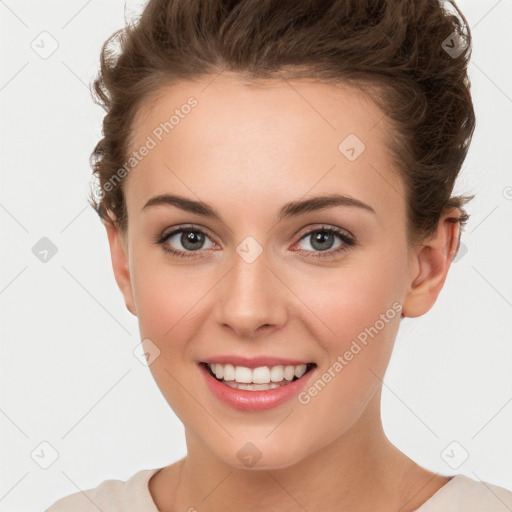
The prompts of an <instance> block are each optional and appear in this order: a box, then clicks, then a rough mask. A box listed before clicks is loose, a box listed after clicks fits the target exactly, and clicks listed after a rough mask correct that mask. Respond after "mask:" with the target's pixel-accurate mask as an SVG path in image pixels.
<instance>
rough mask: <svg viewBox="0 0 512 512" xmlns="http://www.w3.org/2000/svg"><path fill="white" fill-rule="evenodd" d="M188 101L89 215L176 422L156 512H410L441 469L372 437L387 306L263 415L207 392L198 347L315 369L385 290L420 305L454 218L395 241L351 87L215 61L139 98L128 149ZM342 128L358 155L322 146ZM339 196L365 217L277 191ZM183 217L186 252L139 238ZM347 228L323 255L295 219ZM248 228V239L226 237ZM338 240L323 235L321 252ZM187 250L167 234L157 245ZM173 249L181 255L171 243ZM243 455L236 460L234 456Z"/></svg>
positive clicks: (432, 287)
mask: <svg viewBox="0 0 512 512" xmlns="http://www.w3.org/2000/svg"><path fill="white" fill-rule="evenodd" d="M190 96H194V97H195V98H196V99H197V100H198V105H197V107H195V108H194V109H193V110H192V111H191V112H190V114H188V115H187V116H184V119H181V120H180V123H179V124H178V125H177V126H175V128H174V129H173V130H172V132H170V133H169V134H168V135H166V136H164V138H163V140H162V141H161V142H159V143H158V144H157V146H156V147H155V148H154V149H152V150H151V151H150V152H149V154H148V155H147V156H146V157H144V159H143V160H142V161H141V162H140V163H139V164H138V165H137V166H136V167H135V168H134V169H133V170H132V171H131V173H130V174H129V175H128V176H127V177H126V179H125V181H124V183H123V187H124V191H125V197H126V205H127V212H128V228H127V231H126V232H125V233H122V232H120V231H119V230H118V229H117V228H116V227H114V226H111V225H109V224H107V225H106V228H107V235H108V240H109V244H110V249H111V256H112V264H113V269H114V274H115V278H116V281H117V283H118V285H119V288H120V290H121V291H122V293H123V296H124V300H125V303H126V306H127V308H128V309H129V311H131V312H132V313H133V314H134V315H136V316H137V317H138V321H139V327H140V335H141V339H147V338H149V339H150V340H151V341H152V342H153V343H154V344H155V345H156V346H157V347H158V349H159V350H160V354H159V356H158V357H157V358H156V359H155V360H154V361H153V362H152V363H151V364H150V370H151V372H152V374H153V376H154V378H155V381H156V383H157V385H158V386H159V388H160V390H161V392H162V394H163V395H164V397H165V399H166V400H167V402H168V403H169V405H170V406H171V407H172V409H173V410H174V412H175V413H176V415H177V416H178V417H179V418H180V420H181V421H182V422H183V424H184V426H185V435H186V442H187V456H186V457H185V458H184V459H181V460H180V461H178V462H176V463H174V464H171V465H169V466H167V467H166V468H164V469H162V470H161V471H160V472H158V473H157V474H156V475H154V476H153V477H152V479H151V480H150V482H149V490H150V492H151V495H152V497H153V500H154V501H155V504H156V505H157V507H158V509H159V510H160V511H162V512H167V511H178V510H179V511H187V510H189V509H190V507H195V508H196V509H197V510H201V511H208V512H218V511H219V512H220V511H223V512H225V511H226V510H228V511H235V510H236V511H239V510H244V512H252V511H260V510H262V509H265V510H272V511H274V510H275V511H280V512H283V511H287V512H288V511H289V512H295V511H297V512H298V511H301V512H302V511H303V510H304V509H306V510H308V511H310V512H313V511H325V510H350V511H352V512H357V511H367V510H379V511H394V512H396V511H400V512H405V511H412V510H415V509H416V508H418V507H419V506H420V505H421V504H422V503H424V502H425V501H426V500H427V499H428V498H430V497H431V496H432V495H433V494H434V493H435V492H437V491H438V490H439V489H440V488H441V487H442V486H443V485H445V484H446V483H447V482H448V481H449V479H450V478H449V477H446V476H442V475H438V474H435V473H432V472H430V471H428V470H426V469H424V468H422V467H420V466H419V465H418V464H416V463H415V462H414V461H412V460H411V459H409V458H408V457H407V456H405V455H404V454H403V453H401V452H400V451H399V450H398V449H397V448H395V447H394V446H393V445H392V443H391V442H390V441H389V440H388V439H387V438H386V436H385V434H384V431H383V428H382V422H381V414H380V398H381V391H382V379H383V378H384V374H385V371H386V368H387V365H388V362H389V359H390V356H391V353H392V349H393V345H394V341H395V338H396V335H397V332H398V329H399V326H400V320H401V318H400V314H397V315H395V316H394V318H393V319H392V320H389V321H388V322H387V323H386V324H385V326H384V328H382V329H381V330H379V332H378V334H377V335H375V336H374V337H373V338H372V339H371V341H370V342H369V343H368V344H367V346H366V347H365V348H364V349H363V350H361V351H360V352H359V353H358V354H357V356H355V357H354V358H353V359H352V360H351V361H350V362H349V364H347V365H346V366H345V367H344V368H343V370H342V371H341V372H339V373H338V374H337V375H336V377H335V378H333V379H332V380H331V381H330V382H329V383H328V384H327V385H326V386H325V388H324V389H323V390H322V391H321V392H320V393H318V394H317V396H315V397H313V398H312V399H311V401H310V402H309V403H308V404H305V405H304V404H301V403H299V402H298V401H297V400H296V399H291V400H289V401H287V402H285V403H284V404H282V405H280V406H278V407H276V408H273V409H270V410H267V411H263V412H254V411H251V412H244V411H238V410H235V409H232V408H230V407H229V406H228V405H225V404H224V403H222V402H220V401H219V400H218V399H217V398H216V397H215V396H213V395H212V394H211V393H210V392H209V391H208V389H207V388H206V385H205V383H204V381H203V379H202V378H201V375H200V374H199V370H198V367H197V362H198V361H204V360H207V359H208V356H213V355H218V354H236V355H246V356H249V357H251V356H258V355H273V356H282V357H293V358H297V359H300V360H303V361H314V362H316V363H317V365H318V374H319V375H321V374H322V373H323V372H325V371H327V369H328V368H329V367H331V366H332V364H333V363H334V362H335V361H336V359H337V357H338V355H340V354H344V353H345V351H346V350H348V349H349V347H350V345H351V343H352V340H354V339H355V338H356V337H357V335H358V334H359V333H361V332H362V331H364V329H365V328H367V327H370V326H372V325H374V324H375V322H376V320H378V319H379V315H381V314H384V313H386V311H388V310H389V309H390V308H391V307H392V304H393V303H394V302H395V301H398V302H399V303H400V304H401V305H402V313H403V315H404V316H406V317H418V316H421V315H423V314H425V313H426V312H427V311H429V309H430V308H431V307H432V306H433V305H434V303H435V301H436V299H437V296H438V294H439V293H440V291H441V289H442V287H443V284H444V282H445V279H446V276H447V273H448V270H449V267H450V263H451V261H452V259H453V257H454V256H455V254H456V252H457V249H458V237H459V229H460V228H459V225H458V224H457V223H450V222H448V221H447V218H448V217H458V212H457V211H453V210H450V211H447V212H446V213H445V214H444V215H443V216H442V218H441V219H440V221H439V225H438V229H437V231H436V233H435V234H434V235H433V236H432V237H430V238H429V239H427V240H425V241H423V243H422V244H421V245H417V246H414V247H408V244H407V238H406V226H405V218H406V217H405V211H406V210H405V207H406V203H405V190H404V186H403V183H402V182H401V180H400V178H399V177H398V175H397V174H396V172H395V170H394V169H393V166H392V163H391V157H390V154H389V151H388V145H387V141H386V134H387V133H388V130H389V125H388V124H387V120H386V119H385V118H384V117H383V114H382V112H381V111H380V110H379V109H378V108H377V107H376V106H375V105H374V104H373V103H372V102H371V100H369V99H367V98H366V97H365V96H364V95H363V94H362V93H361V92H358V91H355V90H353V89H350V88H348V87H346V86H344V87H334V86H332V85H327V84H321V83H315V82H313V81H306V80H300V81H299V80H296V81H285V80H279V79H272V80H266V81H265V82H264V83H260V84H258V85H254V84H253V85H250V84H247V83H245V82H242V81H241V80H240V79H239V78H238V77H237V76H236V75H230V74H229V73H223V74H222V75H220V76H218V77H217V78H216V79H215V80H213V81H212V77H209V78H207V79H206V78H205V79H204V80H201V81H196V82H180V83H178V84H174V85H172V86H168V87H166V88H165V89H162V90H160V91H159V94H158V96H157V97H155V98H152V100H151V101H149V100H147V101H146V102H145V103H143V105H142V107H141V109H140V111H139V112H138V115H137V117H136V119H135V122H134V125H133V126H134V130H133V137H132V140H131V141H130V147H131V149H132V150H136V149H137V148H140V146H141V145H143V144H144V141H146V139H147V136H148V135H149V134H151V133H152V131H153V130H154V129H155V127H156V126H158V125H159V124H160V123H161V122H163V121H165V120H166V119H168V118H169V115H170V114H169V113H172V111H173V110H174V109H176V108H179V107H180V106H181V105H183V104H184V103H186V101H187V98H189V97H190ZM349 133H353V134H356V135H357V137H358V138H359V139H360V140H362V141H363V142H364V144H365V145H366V149H365V151H364V152H363V153H362V154H361V155H360V156H359V157H358V158H357V159H356V160H355V161H352V162H351V161H349V160H348V159H347V158H346V157H345V156H344V155H343V154H342V153H341V152H340V151H339V150H338V145H339V143H340V142H341V141H342V140H343V139H344V138H345V137H346V136H347V135H348V134H349ZM334 192H336V193H340V194H345V195H348V196H351V197H353V198H357V199H359V200H360V201H363V202H364V203H366V204H368V205H370V206H371V207H372V208H373V209H374V210H375V214H373V213H371V212H368V211H365V210H363V209H360V208H356V207H350V206H338V207H334V208H328V209H324V210H321V211H316V212H309V213H306V214H302V215H301V216H298V217H292V218H288V219H285V220H282V221H281V222H277V221H276V216H277V212H278V210H279V209H280V208H281V206H282V205H284V204H285V203H286V202H288V201H292V200H298V199H304V198H305V197H312V196H317V195H324V194H332V193H334ZM162 193H174V194H179V195H183V196H185V197H187V198H190V199H192V200H202V201H204V202H206V203H208V204H210V205H211V206H212V207H213V208H214V209H215V210H217V211H218V212H219V213H220V214H221V216H222V219H223V220H222V221H219V220H215V219H210V218H206V217H203V216H201V215H198V214H193V213H188V212H184V211H182V210H180V209H178V208H176V207H174V206H170V205H159V206H154V207H150V208H146V209H144V210H142V208H143V206H144V205H145V204H146V202H147V201H148V199H149V198H151V197H153V196H156V195H158V194H162ZM190 223H193V224H194V226H195V227H196V228H201V229H203V230H205V231H206V232H207V235H208V236H207V238H206V239H205V241H204V244H203V246H202V248H201V246H200V244H198V245H197V246H198V247H200V248H199V250H196V252H200V253H201V255H200V257H198V258H196V259H193V258H189V259H187V258H184V259H179V258H173V257H172V256H170V255H169V254H167V253H166V252H165V251H164V250H163V248H162V246H161V245H158V244H155V243H154V240H155V239H156V238H158V237H159V236H160V235H161V234H162V233H163V232H164V231H166V232H169V231H170V229H169V228H172V227H179V226H181V225H183V224H190ZM322 225H324V226H325V225H326V226H327V227H331V226H333V227H338V228H340V229H342V230H346V231H348V232H349V233H350V234H351V235H352V236H353V237H354V238H355V239H356V240H357V242H358V245H356V246H352V247H348V246H347V247H346V251H344V252H342V253H341V254H337V255H334V256H332V257H330V258H329V257H324V258H313V257H311V254H319V253H321V254H324V255H325V254H326V252H327V251H325V252H323V253H322V251H321V250H319V249H318V248H315V247H318V246H315V245H314V241H312V238H313V237H312V236H306V237H303V235H304V234H305V233H307V232H311V231H313V230H314V229H319V228H321V226H322ZM247 236H251V237H253V238H254V239H255V240H256V241H257V242H258V243H259V245H260V246H261V248H262V249H263V252H262V253H261V254H260V256H259V257H258V258H256V260H255V261H254V262H252V263H247V262H246V261H245V260H244V259H243V258H241V257H240V256H239V254H238V253H237V251H236V248H237V246H239V244H240V243H241V242H242V241H243V240H244V239H245V238H246V237H247ZM342 244H343V242H342V241H341V240H340V239H338V238H337V237H335V238H334V241H333V245H332V246H331V247H332V248H329V250H330V251H331V252H332V251H334V250H335V249H336V248H338V247H340V246H341V245H342ZM167 246H170V247H172V248H174V249H175V250H181V251H187V247H184V246H183V245H182V243H181V242H180V235H179V234H178V235H177V236H174V237H173V238H172V239H170V240H168V241H167ZM188 252H189V253H191V252H194V251H193V250H190V249H188ZM248 441H250V442H251V443H253V444H254V445H255V446H256V447H257V448H258V450H259V451H260V452H261V458H260V459H259V461H258V462H257V463H256V465H254V466H252V467H247V466H245V465H244V464H243V463H242V462H241V460H240V459H239V458H238V456H237V452H238V451H239V450H240V449H241V448H242V447H243V446H244V445H245V444H246V443H247V442H248Z"/></svg>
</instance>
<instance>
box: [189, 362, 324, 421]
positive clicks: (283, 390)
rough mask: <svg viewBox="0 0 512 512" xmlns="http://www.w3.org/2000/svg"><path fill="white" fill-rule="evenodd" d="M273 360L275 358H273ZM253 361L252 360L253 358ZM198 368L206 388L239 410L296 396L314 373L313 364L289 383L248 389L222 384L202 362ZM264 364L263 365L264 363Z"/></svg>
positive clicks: (262, 407) (260, 408)
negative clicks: (270, 387) (262, 389)
mask: <svg viewBox="0 0 512 512" xmlns="http://www.w3.org/2000/svg"><path fill="white" fill-rule="evenodd" d="M274 360H275V359H274ZM253 361H254V360H253ZM198 366H199V369H200V371H201V374H202V375H203V377H204V379H205V382H206V385H207V387H208V389H209V390H210V391H211V392H212V393H213V394H214V395H215V396H216V397H217V398H218V399H219V400H221V401H222V402H224V403H225V404H227V405H229V406H231V407H233V408H235V409H238V410H241V411H264V410H267V409H271V408H272V407H277V406H278V405H280V404H282V403H283V402H286V401H287V400H290V399H291V398H293V397H294V396H297V395H298V394H299V393H300V391H301V390H302V389H303V388H305V387H306V385H308V382H310V380H311V378H312V376H313V375H314V374H316V370H317V367H316V366H315V367H314V368H312V369H311V370H309V371H308V372H306V373H305V374H304V375H303V376H302V377H301V378H300V379H297V380H294V381H292V382H290V383H289V384H285V385H284V386H280V387H278V388H274V389H267V390H265V391H248V390H245V389H236V388H232V387H229V386H227V385H226V384H222V382H220V381H219V380H217V379H216V378H215V377H214V376H213V375H212V374H211V373H210V370H209V369H208V366H207V365H206V364H204V363H200V364H199V365H198ZM264 366H265V365H264Z"/></svg>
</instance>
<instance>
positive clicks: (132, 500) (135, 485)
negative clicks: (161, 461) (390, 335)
mask: <svg viewBox="0 0 512 512" xmlns="http://www.w3.org/2000/svg"><path fill="white" fill-rule="evenodd" d="M160 469H161V468H156V469H143V470H141V471H139V472H137V473H135V474H134V475H133V476H132V477H131V478H130V479H129V480H127V481H126V482H123V481H122V480H105V481H104V482H102V483H101V484H100V485H98V487H95V488H94V489H88V490H85V491H83V492H77V493H74V494H70V495H69V496H66V497H64V498H61V499H60V500H58V501H56V502H55V503H54V504H53V505H52V506H51V507H50V508H48V509H47V510H46V511H45V512H98V510H103V511H105V512H159V510H158V509H157V508H156V505H155V502H154V501H153V498H152V496H151V493H150V492H149V487H148V482H149V479H150V478H151V477H152V476H153V475H154V474H155V473H156V472H157V471H159V470H160ZM511 511H512V491H509V490H507V489H504V488H503V487H498V486H497V485H493V484H489V483H487V482H477V481H476V480H473V479H471V478H469V477H467V476H465V475H455V476H454V477H453V478H452V479H451V480H450V481H449V482H448V483H447V484H445V485H444V486H443V487H441V489H439V490H438V491H437V492H436V493H435V494H434V495H433V496H432V497H430V498H429V499H428V500H427V501H426V502H425V503H424V504H423V505H421V506H420V508H418V509H416V510H415V511H414V512H511Z"/></svg>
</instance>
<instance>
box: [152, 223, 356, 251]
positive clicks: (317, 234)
mask: <svg viewBox="0 0 512 512" xmlns="http://www.w3.org/2000/svg"><path fill="white" fill-rule="evenodd" d="M178 235H179V236H178ZM173 238H174V239H175V240H174V243H177V242H179V243H180V244H181V246H182V247H183V248H184V249H185V250H181V249H175V248H172V246H171V247H170V246H169V242H170V241H172V239H173ZM308 238H309V239H310V240H311V242H310V246H311V247H313V251H310V250H304V249H301V250H300V251H301V252H307V253H312V254H311V255H308V257H312V258H329V257H333V256H336V255H339V254H341V253H342V252H346V251H347V250H348V249H349V248H350V247H352V246H354V245H356V241H355V240H354V238H352V237H351V236H349V235H348V234H347V232H345V231H343V230H341V229H339V228H335V227H324V226H322V227H321V228H317V229H313V230H310V231H308V232H306V233H305V234H304V235H303V236H302V237H301V238H300V240H299V242H301V241H302V240H305V239H308ZM336 238H337V239H338V240H339V241H340V244H339V245H338V247H336V248H335V249H332V246H333V243H334V241H335V239H336ZM206 240H210V241H211V239H210V237H209V236H208V235H207V234H206V233H205V232H204V231H203V230H202V229H199V228H196V227H194V226H181V227H179V228H177V229H174V230H173V231H171V232H169V233H164V234H163V235H161V236H160V237H159V238H158V239H157V240H156V243H157V244H159V245H161V246H162V249H163V250H164V251H165V252H166V253H168V254H170V255H171V256H172V257H175V258H201V257H202V256H203V249H205V247H204V243H205V241H206ZM214 245H215V243H214V242H212V246H214ZM212 246H210V248H212Z"/></svg>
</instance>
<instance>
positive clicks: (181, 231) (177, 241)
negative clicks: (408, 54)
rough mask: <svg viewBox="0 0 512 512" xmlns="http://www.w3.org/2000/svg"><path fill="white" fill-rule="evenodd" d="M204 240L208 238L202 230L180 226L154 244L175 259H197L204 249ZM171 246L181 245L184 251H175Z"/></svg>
mask: <svg viewBox="0 0 512 512" xmlns="http://www.w3.org/2000/svg"><path fill="white" fill-rule="evenodd" d="M206 239H210V237H209V236H208V235H207V234H206V233H205V232H204V231H203V230H201V229H199V228H196V227H194V226H188V227H187V226H181V227H179V228H177V229H174V230H172V231H170V232H169V233H164V234H163V235H162V236H161V237H159V238H158V240H156V243H157V244H160V245H161V246H162V249H163V250H164V251H165V252H167V253H170V254H171V255H172V256H175V257H177V258H198V257H201V252H202V249H205V247H204V243H205V240H206ZM212 243H213V242H212ZM171 244H173V245H181V247H183V248H184V249H185V250H182V249H179V248H178V249H175V248H173V246H172V245H171ZM213 245H215V243H213ZM210 248H211V247H210Z"/></svg>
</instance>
